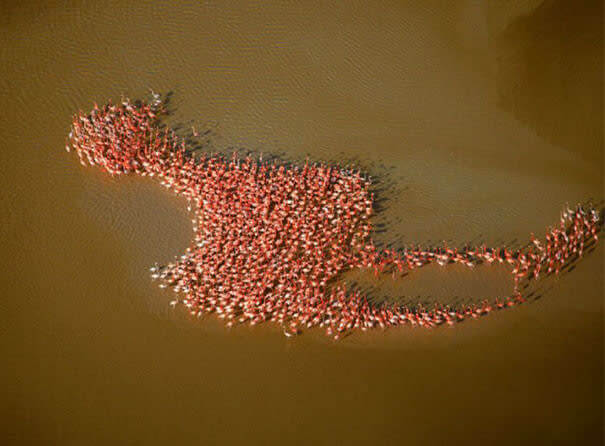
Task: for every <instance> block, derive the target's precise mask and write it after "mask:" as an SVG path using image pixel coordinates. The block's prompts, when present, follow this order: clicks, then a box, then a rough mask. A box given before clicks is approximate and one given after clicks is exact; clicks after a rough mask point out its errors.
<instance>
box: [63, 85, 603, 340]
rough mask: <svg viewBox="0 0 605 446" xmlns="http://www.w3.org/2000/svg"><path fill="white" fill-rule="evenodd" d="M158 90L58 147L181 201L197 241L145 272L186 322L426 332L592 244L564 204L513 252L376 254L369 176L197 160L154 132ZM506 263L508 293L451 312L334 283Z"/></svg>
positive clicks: (591, 216)
mask: <svg viewBox="0 0 605 446" xmlns="http://www.w3.org/2000/svg"><path fill="white" fill-rule="evenodd" d="M163 112H164V108H163V104H162V101H161V99H160V97H159V96H158V95H155V94H154V95H153V98H152V100H151V101H150V102H149V103H145V102H136V103H132V102H130V101H129V100H123V101H122V102H121V103H118V104H112V103H111V102H109V103H108V104H106V105H104V106H102V107H99V106H98V105H96V104H95V106H94V108H93V110H92V111H91V112H90V113H87V114H85V113H83V112H80V113H78V114H77V115H75V116H74V118H73V122H72V127H71V131H70V133H69V137H68V141H67V145H66V150H67V151H72V150H73V151H75V152H76V153H77V154H78V156H79V158H80V162H81V163H82V164H83V165H85V166H86V165H92V166H99V167H100V168H101V169H103V170H104V171H106V172H108V173H109V174H111V175H122V174H129V173H136V174H139V175H142V176H150V177H157V178H158V179H159V180H160V182H161V184H162V185H164V186H165V187H167V188H169V189H171V190H173V191H174V192H175V193H176V194H178V195H181V196H183V197H185V198H186V199H187V200H188V202H189V206H188V209H189V210H190V211H191V212H192V214H193V219H192V223H193V230H194V237H193V240H192V241H191V245H190V246H189V247H188V248H187V249H186V251H185V253H184V254H183V255H182V256H180V257H179V258H176V259H175V261H174V262H173V263H169V264H167V265H162V266H159V265H157V264H156V265H155V266H154V267H152V268H151V277H152V278H153V279H157V280H159V281H160V282H161V284H160V287H162V288H165V287H171V288H172V289H173V290H174V291H175V292H177V293H178V294H177V296H178V298H177V299H175V300H173V301H172V302H171V304H172V305H176V304H177V303H182V304H184V305H185V306H186V307H187V308H188V310H189V311H190V312H191V314H192V315H197V316H201V315H203V314H207V313H216V314H217V315H218V317H220V318H223V319H225V320H226V323H227V325H228V326H232V325H233V324H242V323H249V324H251V325H255V324H259V323H262V322H265V321H271V322H274V323H277V324H280V325H281V326H282V327H283V332H284V334H285V335H286V336H293V335H295V334H298V333H300V329H302V328H304V327H306V328H311V327H323V328H324V329H325V330H326V333H327V335H329V336H332V337H334V338H335V339H338V338H340V337H342V336H343V335H346V334H348V333H351V332H352V331H353V330H356V329H361V330H367V329H371V328H377V327H380V328H387V327H392V326H397V325H402V324H411V325H419V326H423V327H434V326H437V325H441V324H450V325H451V324H454V323H456V322H459V321H462V320H464V319H467V318H477V317H480V316H483V315H486V314H488V313H490V312H491V311H494V310H498V309H504V308H508V307H511V306H514V305H516V304H519V303H521V302H524V300H525V298H524V297H523V295H522V293H521V291H520V287H519V283H520V281H522V280H524V279H528V280H529V279H533V280H537V279H538V278H539V277H540V274H543V275H544V274H558V273H559V271H560V270H561V268H562V267H563V266H564V265H566V264H567V263H568V262H570V261H572V260H574V259H576V258H578V257H581V256H582V254H583V252H584V250H585V248H586V247H587V245H589V244H591V243H593V241H594V242H596V241H597V240H598V233H599V231H600V229H601V225H602V222H601V218H600V215H599V212H598V211H597V210H596V209H594V208H592V207H589V206H582V205H578V206H576V207H575V208H573V209H570V208H568V207H567V208H566V209H565V210H564V211H563V212H562V214H561V217H560V221H559V222H558V224H556V225H555V226H553V227H551V228H549V229H548V230H547V232H546V235H545V238H544V239H542V240H539V239H536V238H534V237H533V235H532V237H531V242H530V243H529V244H528V246H526V247H524V248H521V249H516V250H512V249H507V248H504V247H503V248H488V247H485V246H482V247H477V248H464V249H452V248H448V247H447V246H444V247H443V248H427V249H420V248H408V249H403V250H399V251H396V250H390V249H383V250H380V249H378V248H377V247H376V245H375V244H374V243H373V241H372V239H371V237H370V234H371V231H372V224H371V221H370V220H371V217H372V213H373V209H372V202H373V194H372V193H371V191H370V186H371V185H370V181H369V180H368V179H366V178H364V177H363V176H362V175H361V174H360V172H358V171H350V170H344V169H340V168H338V167H335V166H330V165H326V164H317V163H316V164H309V163H308V162H307V163H305V164H304V165H302V166H294V167H286V166H284V165H279V164H278V163H270V162H266V161H262V159H261V160H255V159H252V158H250V157H247V158H244V159H240V158H238V157H237V156H236V155H235V154H234V155H233V156H232V157H231V158H224V157H222V156H220V155H208V154H203V155H202V156H201V157H194V156H192V155H191V154H190V153H189V151H188V150H187V147H186V143H185V141H184V140H183V139H182V138H180V137H179V136H177V135H176V134H175V133H174V131H172V130H170V129H167V128H162V127H161V126H160V125H159V115H160V114H162V113H163ZM434 262H436V263H438V264H439V265H442V266H446V265H448V264H452V263H462V264H464V265H466V266H468V267H474V266H475V265H477V264H480V263H502V264H505V265H508V266H509V267H510V269H511V273H512V277H513V283H514V285H513V289H512V291H511V293H510V295H509V296H504V297H501V298H499V299H495V300H494V301H484V302H482V303H481V304H476V305H466V306H463V307H460V308H454V307H450V306H445V305H438V304H435V305H434V307H432V308H424V307H423V306H418V307H415V308H409V307H407V306H404V305H401V304H397V303H381V304H376V303H373V302H371V301H370V300H368V298H367V297H366V296H364V295H362V294H361V293H360V292H358V291H355V290H347V289H346V288H345V286H343V285H339V284H336V283H335V282H336V281H335V280H333V279H335V278H336V277H337V276H338V275H339V274H340V273H343V272H345V271H347V270H350V269H353V268H365V269H370V270H372V271H373V272H374V273H375V274H377V275H378V274H380V273H392V274H393V275H397V274H404V273H406V272H407V271H409V270H412V269H415V268H419V267H421V266H423V265H426V264H429V263H434Z"/></svg>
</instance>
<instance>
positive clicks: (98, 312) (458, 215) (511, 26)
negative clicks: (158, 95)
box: [0, 0, 604, 445]
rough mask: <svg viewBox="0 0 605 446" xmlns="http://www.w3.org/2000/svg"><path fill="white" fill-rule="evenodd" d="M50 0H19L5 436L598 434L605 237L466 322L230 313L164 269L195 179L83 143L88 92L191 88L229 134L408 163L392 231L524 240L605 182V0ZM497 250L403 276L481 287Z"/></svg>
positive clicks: (1, 97)
mask: <svg viewBox="0 0 605 446" xmlns="http://www.w3.org/2000/svg"><path fill="white" fill-rule="evenodd" d="M31 3H32V4H27V3H23V2H19V3H18V4H17V3H16V2H15V3H14V4H13V3H11V2H7V1H5V2H2V4H0V60H1V61H2V63H1V64H0V105H1V113H0V157H1V161H2V169H1V170H0V203H1V205H2V225H1V236H2V265H1V266H2V275H1V276H0V277H1V284H2V288H1V289H2V291H3V293H2V304H1V309H2V311H1V315H2V320H1V321H0V322H1V325H0V327H1V329H0V340H1V341H0V342H1V345H2V347H3V352H4V353H3V358H4V361H3V366H2V367H1V369H0V370H1V372H0V374H1V375H0V378H2V383H3V385H2V389H1V390H2V392H1V395H2V404H1V405H0V408H1V410H2V413H1V416H2V418H1V419H2V422H1V432H0V435H1V437H0V438H2V439H3V440H2V444H28V443H31V444H143V443H147V444H167V443H169V442H170V443H173V444H191V443H195V444H233V443H240V444H272V443H282V444H283V443H293V444H361V443H366V444H367V443H373V444H404V443H405V444H423V445H424V444H463V443H470V444H485V443H487V442H489V444H506V445H510V444H598V443H600V442H602V440H603V427H602V426H603V422H604V418H603V398H604V388H603V352H604V350H603V334H604V333H603V276H602V271H603V269H602V268H603V245H602V244H600V245H599V246H598V247H597V249H596V250H595V251H593V252H592V253H590V254H588V255H587V256H586V258H585V259H584V260H583V261H582V262H580V263H578V264H577V266H576V268H575V269H574V270H573V271H572V272H570V273H568V274H565V275H562V276H561V277H560V278H559V279H558V280H554V279H548V280H546V281H545V282H544V283H543V285H542V286H541V291H540V296H541V298H540V299H539V300H537V301H535V302H533V303H530V304H527V305H524V306H521V307H519V308H516V309H513V310H510V311H506V312H501V313H498V314H496V315H493V316H490V317H487V318H483V319H481V320H479V321H473V322H468V323H463V324H461V325H459V326H457V327H455V328H451V329H449V328H443V329H436V330H432V331H428V330H419V329H412V328H402V329H398V330H390V331H388V332H386V333H382V332H379V331H376V332H372V333H367V334H365V335H362V334H356V335H354V336H351V337H348V338H346V339H344V340H343V341H341V342H338V343H334V342H333V341H331V340H329V339H327V338H325V337H323V336H321V335H320V334H318V333H314V332H309V333H305V334H304V335H303V336H300V337H297V338H294V339H286V338H284V337H283V336H282V335H281V333H280V332H279V330H278V329H275V328H272V327H256V328H249V327H238V328H235V329H232V330H228V329H226V328H224V327H223V325H222V324H220V323H219V322H217V321H216V320H213V319H205V320H202V321H198V320H191V319H190V318H189V317H187V316H186V315H185V314H183V313H184V312H182V311H180V310H179V309H177V310H172V309H171V308H170V307H169V306H168V302H169V300H171V296H170V294H169V292H163V290H159V289H157V288H155V286H154V285H153V284H152V283H151V282H150V280H149V278H148V275H147V268H148V267H149V266H151V265H152V264H153V263H154V262H155V261H160V262H161V261H167V260H170V259H171V258H172V256H174V255H177V254H179V253H180V251H181V250H182V249H184V247H185V246H186V245H187V241H188V239H189V237H190V236H191V228H190V225H189V221H188V216H187V214H186V212H185V211H184V209H183V208H184V206H183V203H182V202H181V201H178V200H177V199H175V198H174V197H172V196H171V195H169V194H167V193H166V192H164V191H163V190H161V189H160V187H158V186H157V185H156V184H155V183H154V182H152V181H145V180H142V179H137V178H125V179H124V178H122V179H119V180H118V179H111V178H109V177H107V176H104V175H102V174H101V173H100V172H99V171H97V170H94V169H84V168H82V167H81V166H80V165H79V164H78V163H77V161H76V159H75V157H74V156H73V154H67V153H66V152H65V151H64V150H63V146H64V138H65V135H66V133H67V132H68V128H69V123H70V117H71V115H72V113H74V112H75V111H76V110H77V109H79V108H82V109H85V110H86V109H89V108H90V107H91V104H92V101H98V102H104V101H106V100H107V99H108V98H113V99H118V98H119V95H120V94H122V93H123V94H126V95H128V96H129V97H131V98H137V97H141V96H142V95H144V94H145V93H146V92H147V89H148V88H149V87H151V88H153V89H155V90H157V91H161V92H168V91H173V92H174V94H173V96H172V107H173V109H174V110H175V114H174V115H173V116H172V117H171V122H172V123H177V122H180V123H184V125H185V126H190V125H192V124H193V125H195V126H196V128H197V129H198V130H199V131H202V130H210V135H209V143H208V147H210V148H212V149H213V150H226V149H227V148H228V147H230V146H236V147H245V148H247V149H250V150H253V151H254V152H265V153H281V154H282V155H283V156H284V157H286V158H290V159H303V158H304V157H305V156H309V157H310V158H311V159H315V160H331V161H334V160H338V161H341V162H343V163H350V162H353V163H356V165H357V166H361V167H362V168H363V169H364V170H366V171H369V172H370V173H372V174H373V175H375V176H376V177H377V179H379V180H382V181H386V182H387V183H388V184H389V185H390V186H389V187H388V189H387V191H386V192H384V193H383V197H384V198H385V199H386V200H387V201H385V202H384V204H383V206H384V210H383V211H382V213H381V214H380V215H379V217H378V218H377V223H382V224H384V230H385V232H381V233H379V234H377V235H376V238H377V239H378V240H379V241H382V242H387V241H390V240H397V241H398V243H416V242H417V243H437V242H440V241H441V240H443V239H447V240H450V241H451V243H452V244H458V245H462V244H463V243H465V242H468V241H475V242H482V241H485V242H487V243H504V242H506V243H521V242H524V241H525V240H527V238H528V236H529V233H530V232H532V231H533V232H535V233H537V234H542V233H543V230H544V228H545V227H546V226H547V225H548V224H551V223H552V222H554V221H555V220H556V219H557V218H558V212H559V210H560V208H561V207H562V205H563V204H564V203H565V202H570V203H574V202H576V201H580V200H586V199H589V198H593V199H594V200H600V199H602V198H603V195H604V194H603V135H602V130H603V129H602V123H603V107H602V99H603V86H602V77H603V72H602V66H603V56H602V54H603V44H602V38H603V35H602V29H601V22H602V17H603V11H602V6H601V4H600V2H598V1H594V2H583V3H584V5H583V6H581V7H580V6H578V4H577V2H564V1H546V2H544V3H542V2H540V1H537V0H532V1H529V0H528V1H520V2H498V1H491V2H486V3H484V5H483V6H480V5H478V4H479V3H480V2H470V1H468V2H440V1H422V2H390V3H389V2H385V3H383V4H381V5H375V6H374V7H373V8H369V7H368V6H367V5H368V3H367V2H360V3H355V4H352V3H351V2H336V3H335V4H334V5H332V6H330V7H328V6H325V5H324V4H323V3H319V2H317V3H314V2H296V3H292V4H290V5H287V6H282V7H280V6H266V5H265V2H249V3H244V2H241V1H238V2H233V3H232V4H228V3H225V2H210V1H207V2H197V1H196V2H191V3H189V4H187V3H185V2H179V1H175V2H126V1H116V2H107V3H101V2H90V1H75V2H68V3H67V4H61V5H59V3H60V2H54V1H49V2H46V3H45V4H43V5H40V4H38V2H31ZM450 3H451V4H454V3H455V4H456V5H457V6H447V7H444V6H443V5H444V4H450ZM567 3H568V4H569V5H571V6H566V4H567ZM190 121H193V122H190ZM501 273H502V272H501V271H498V269H497V268H496V269H490V268H487V267H485V268H477V270H476V271H473V272H472V273H469V272H468V271H466V270H462V269H456V268H453V269H451V270H445V271H444V270H441V269H438V268H426V269H423V270H421V271H418V272H414V273H413V274H412V275H411V276H409V277H407V278H405V279H402V280H401V281H400V282H398V283H396V284H392V283H391V284H385V285H384V287H386V288H383V290H385V289H386V290H389V289H391V288H388V287H392V290H394V291H393V293H400V294H403V295H406V296H408V297H409V296H411V297H416V296H418V297H420V298H422V297H430V298H447V296H466V297H467V298H468V297H470V298H475V297H476V298H479V297H483V296H482V293H487V292H490V293H491V292H492V290H493V291H494V292H498V290H499V289H500V287H502V288H503V289H507V286H508V285H507V284H506V279H505V276H503V275H502V274H501ZM489 287H492V288H489ZM5 440H6V441H5Z"/></svg>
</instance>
